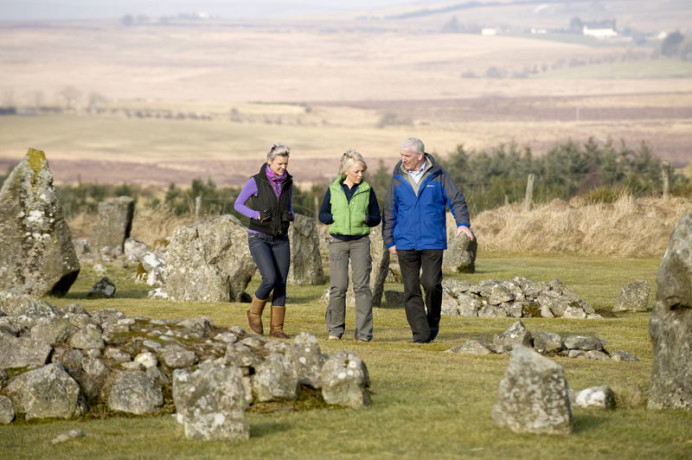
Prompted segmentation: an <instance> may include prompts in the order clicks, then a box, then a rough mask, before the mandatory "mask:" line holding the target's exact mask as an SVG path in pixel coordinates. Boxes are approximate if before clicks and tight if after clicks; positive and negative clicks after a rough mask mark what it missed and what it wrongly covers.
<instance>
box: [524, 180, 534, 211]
mask: <svg viewBox="0 0 692 460" xmlns="http://www.w3.org/2000/svg"><path fill="white" fill-rule="evenodd" d="M535 179H536V176H535V175H534V174H529V177H528V179H527V180H526V196H525V197H524V211H530V210H531V206H533V181H534V180H535Z"/></svg>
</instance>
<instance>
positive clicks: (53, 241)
mask: <svg viewBox="0 0 692 460" xmlns="http://www.w3.org/2000/svg"><path fill="white" fill-rule="evenodd" d="M0 248H2V250H0V290H3V289H7V290H15V291H19V292H22V293H25V294H31V295H34V296H37V297H40V296H43V295H45V294H51V295H58V296H63V295H65V294H66V293H67V291H68V290H69V289H70V287H71V286H72V283H74V281H75V279H77V275H78V274H79V261H78V260H77V253H76V252H75V249H74V245H73V244H72V235H71V234H70V229H69V228H68V226H67V223H66V222H65V218H64V216H63V210H62V206H61V204H60V201H59V200H58V196H57V195H56V193H55V188H54V187H53V174H52V173H51V171H50V169H49V168H48V162H47V161H46V156H45V154H44V153H43V152H42V151H40V150H34V149H29V151H28V152H27V154H26V156H25V157H24V159H23V160H22V161H21V162H20V163H19V164H18V165H17V167H16V168H14V170H13V171H12V173H11V174H10V175H9V177H8V178H7V179H6V180H5V183H4V184H3V186H2V189H1V190H0Z"/></svg>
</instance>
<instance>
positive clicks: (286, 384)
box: [252, 353, 298, 402]
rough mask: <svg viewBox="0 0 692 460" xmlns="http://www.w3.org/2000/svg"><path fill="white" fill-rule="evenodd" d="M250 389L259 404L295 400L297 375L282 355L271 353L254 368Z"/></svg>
mask: <svg viewBox="0 0 692 460" xmlns="http://www.w3.org/2000/svg"><path fill="white" fill-rule="evenodd" d="M252 389H253V393H254V394H255V399H256V400H257V401H259V402H266V401H282V400H290V399H295V397H296V395H297V393H298V374H297V373H296V370H295V368H294V367H293V365H292V364H291V362H290V361H289V360H288V359H287V358H286V357H285V356H284V355H281V354H278V353H272V354H270V355H269V356H267V357H266V358H265V360H264V362H262V363H261V364H260V365H258V366H257V367H256V368H255V375H254V376H253V378H252Z"/></svg>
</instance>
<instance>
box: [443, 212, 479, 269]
mask: <svg viewBox="0 0 692 460" xmlns="http://www.w3.org/2000/svg"><path fill="white" fill-rule="evenodd" d="M456 233H457V225H456V222H455V221H454V216H452V213H447V242H448V244H447V251H446V252H445V256H444V259H442V267H443V268H445V269H448V270H450V271H452V272H455V273H475V272H476V254H477V252H478V238H476V239H474V240H470V239H469V238H468V237H467V236H466V234H465V233H461V234H460V235H459V236H458V237H457V236H456Z"/></svg>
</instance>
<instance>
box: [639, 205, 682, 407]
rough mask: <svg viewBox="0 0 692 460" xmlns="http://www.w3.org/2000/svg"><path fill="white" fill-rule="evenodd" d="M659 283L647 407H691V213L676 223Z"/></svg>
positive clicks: (660, 272) (651, 324) (652, 317)
mask: <svg viewBox="0 0 692 460" xmlns="http://www.w3.org/2000/svg"><path fill="white" fill-rule="evenodd" d="M656 284H657V286H658V289H657V293H656V299H657V300H656V303H655V304H654V310H653V312H652V314H651V321H650V322H649V335H650V336H651V342H652V344H653V350H654V362H653V367H652V372H651V386H650V388H649V401H648V407H649V408H650V409H662V408H667V407H670V408H676V409H687V410H692V360H691V359H690V356H692V214H687V215H685V216H683V217H682V218H681V219H680V221H679V222H678V223H677V225H675V228H674V229H673V232H672V234H671V236H670V240H669V242H668V247H667V248H666V252H665V254H664V255H663V260H662V261H661V265H660V266H659V268H658V273H657V275H656Z"/></svg>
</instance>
